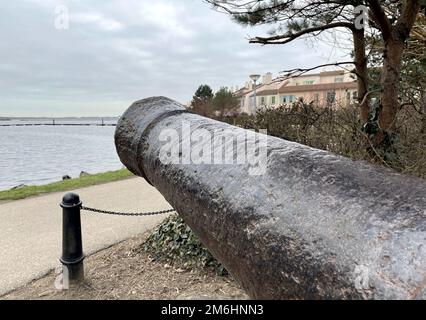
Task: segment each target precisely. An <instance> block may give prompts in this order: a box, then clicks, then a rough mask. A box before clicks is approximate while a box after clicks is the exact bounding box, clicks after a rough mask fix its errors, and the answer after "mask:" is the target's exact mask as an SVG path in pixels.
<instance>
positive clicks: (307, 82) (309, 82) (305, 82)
mask: <svg viewBox="0 0 426 320" xmlns="http://www.w3.org/2000/svg"><path fill="white" fill-rule="evenodd" d="M303 84H304V85H309V84H314V80H305V81H303Z"/></svg>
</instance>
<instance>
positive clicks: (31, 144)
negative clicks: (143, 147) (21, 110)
mask: <svg viewBox="0 0 426 320" xmlns="http://www.w3.org/2000/svg"><path fill="white" fill-rule="evenodd" d="M70 122H71V121H68V122H67V123H70ZM87 122H88V121H85V123H87ZM7 123H11V122H9V121H5V122H3V121H0V124H7ZM106 123H107V122H106ZM114 131H115V127H112V126H104V127H102V126H28V127H1V126H0V190H5V189H9V188H12V187H14V186H17V185H20V184H25V185H41V184H46V183H49V182H53V181H59V180H61V179H62V176H63V175H69V176H71V177H73V178H74V177H78V175H79V174H80V172H81V171H86V172H88V173H98V172H104V171H109V170H117V169H120V168H122V167H123V165H122V164H121V162H120V160H119V159H118V156H117V153H116V151H115V146H114Z"/></svg>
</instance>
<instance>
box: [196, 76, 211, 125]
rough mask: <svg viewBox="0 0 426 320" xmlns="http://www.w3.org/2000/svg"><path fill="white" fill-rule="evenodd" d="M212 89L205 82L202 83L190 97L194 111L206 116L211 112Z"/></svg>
mask: <svg viewBox="0 0 426 320" xmlns="http://www.w3.org/2000/svg"><path fill="white" fill-rule="evenodd" d="M212 99H213V90H212V89H211V88H210V87H209V86H208V85H206V84H202V85H200V86H199V87H198V89H197V90H196V91H195V94H194V96H193V97H192V102H191V109H192V111H194V112H195V113H198V114H200V115H202V116H205V117H208V116H210V115H211V113H212V111H213V110H212Z"/></svg>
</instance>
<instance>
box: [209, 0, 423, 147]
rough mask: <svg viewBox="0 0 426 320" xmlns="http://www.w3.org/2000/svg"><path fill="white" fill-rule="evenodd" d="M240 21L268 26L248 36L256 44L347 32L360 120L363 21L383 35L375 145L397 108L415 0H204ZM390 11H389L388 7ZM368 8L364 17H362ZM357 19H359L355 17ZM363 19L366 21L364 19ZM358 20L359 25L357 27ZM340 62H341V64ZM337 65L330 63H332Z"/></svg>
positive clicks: (364, 75) (364, 100) (365, 107)
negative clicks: (259, 33) (264, 32)
mask: <svg viewBox="0 0 426 320" xmlns="http://www.w3.org/2000/svg"><path fill="white" fill-rule="evenodd" d="M205 1H206V2H208V3H210V4H212V5H213V7H214V8H215V9H217V10H220V11H223V12H225V13H227V14H229V15H231V16H232V18H233V19H234V20H235V21H236V22H237V23H240V24H243V25H252V26H255V25H265V24H266V25H272V26H273V29H272V30H271V34H269V35H268V36H262V37H261V36H256V37H252V38H250V40H249V42H250V43H259V44H262V45H270V44H275V45H276V44H286V43H289V42H291V41H294V40H296V39H299V38H302V37H317V36H318V35H320V34H321V33H323V32H324V31H326V30H335V29H340V30H342V29H345V30H349V31H350V32H351V34H352V38H353V57H354V60H353V61H352V63H353V64H354V66H355V71H354V72H355V74H356V75H357V80H358V93H359V94H358V96H359V103H360V113H361V119H362V121H363V124H364V123H366V122H367V121H368V119H369V113H370V106H369V103H368V94H369V93H370V92H369V91H368V90H369V83H368V68H367V66H368V65H367V63H368V61H367V54H366V37H365V33H366V28H365V27H366V26H367V25H366V24H365V23H361V22H366V21H362V20H368V21H369V22H370V24H371V26H370V29H377V30H378V31H379V33H380V36H381V38H382V39H383V43H384V48H383V57H382V64H381V83H380V90H381V95H380V104H381V108H380V114H379V117H378V118H379V120H378V122H379V125H380V129H381V135H380V138H379V139H378V140H377V141H376V143H378V144H379V143H380V142H381V140H383V139H384V137H385V136H386V135H388V134H389V132H391V131H392V130H393V125H394V120H395V117H396V112H397V110H398V109H399V101H398V87H399V78H400V74H401V66H402V57H403V52H404V47H405V44H406V41H407V39H408V38H409V35H410V31H411V29H412V27H413V24H414V22H415V20H416V17H417V15H418V13H419V11H420V9H421V4H420V1H421V0H405V1H391V0H382V1H380V0H354V1H343V0H334V1H332V0H314V1H307V0H306V1H303V0H205ZM390 9H391V10H390ZM364 12H368V15H366V14H365V15H363V13H364ZM360 18H361V19H360ZM367 18H368V19H367ZM360 23H361V26H360ZM344 63H345V64H346V63H347V62H344ZM338 64H342V63H336V65H338Z"/></svg>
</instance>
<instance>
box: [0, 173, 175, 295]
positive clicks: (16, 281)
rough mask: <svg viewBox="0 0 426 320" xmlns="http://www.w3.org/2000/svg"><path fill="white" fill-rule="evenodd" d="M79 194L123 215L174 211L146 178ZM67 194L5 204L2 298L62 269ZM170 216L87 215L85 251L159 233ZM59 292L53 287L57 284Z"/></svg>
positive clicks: (0, 220) (0, 242) (0, 247)
mask: <svg viewBox="0 0 426 320" xmlns="http://www.w3.org/2000/svg"><path fill="white" fill-rule="evenodd" d="M74 192H76V193H78V194H79V195H80V198H81V200H82V201H83V204H84V205H86V206H90V207H96V208H103V209H107V210H108V209H110V210H120V211H130V212H136V211H151V210H163V209H169V208H171V207H170V205H169V204H168V203H167V202H166V200H164V198H163V196H162V195H161V194H160V193H159V192H158V191H157V190H156V189H155V188H153V187H152V186H150V185H149V184H148V183H146V182H145V180H143V179H142V178H131V179H127V180H123V181H118V182H111V183H106V184H102V185H97V186H92V187H88V188H83V189H79V190H74ZM63 194H64V193H63V192H61V193H52V194H48V195H45V196H40V197H34V198H29V199H24V200H18V201H12V202H7V203H3V204H0V295H2V294H5V293H6V292H8V291H11V290H13V289H15V288H17V287H20V286H22V285H25V284H26V283H28V282H30V281H31V280H34V279H36V278H38V277H41V276H43V275H44V274H46V273H47V272H48V271H50V270H52V269H54V268H55V267H57V266H59V265H60V264H59V260H58V259H59V257H60V255H61V248H62V247H61V246H62V234H61V232H62V209H61V208H60V207H59V203H60V202H61V199H62V196H63ZM166 216H167V215H160V216H149V217H118V216H106V215H100V214H94V213H86V212H85V211H83V212H82V228H83V249H84V252H85V254H86V255H87V254H90V253H93V252H95V251H98V250H100V249H103V248H105V247H108V246H110V245H112V244H115V243H118V242H120V241H122V240H125V239H127V238H130V237H132V236H136V235H139V234H141V233H144V232H145V231H147V230H149V229H151V228H153V227H154V226H155V225H157V224H158V223H159V222H160V221H162V220H163V219H164V218H165V217H166ZM52 286H53V284H52Z"/></svg>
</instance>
